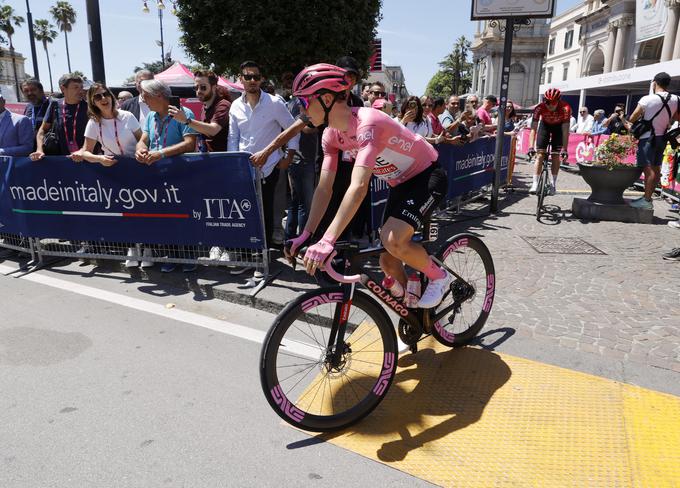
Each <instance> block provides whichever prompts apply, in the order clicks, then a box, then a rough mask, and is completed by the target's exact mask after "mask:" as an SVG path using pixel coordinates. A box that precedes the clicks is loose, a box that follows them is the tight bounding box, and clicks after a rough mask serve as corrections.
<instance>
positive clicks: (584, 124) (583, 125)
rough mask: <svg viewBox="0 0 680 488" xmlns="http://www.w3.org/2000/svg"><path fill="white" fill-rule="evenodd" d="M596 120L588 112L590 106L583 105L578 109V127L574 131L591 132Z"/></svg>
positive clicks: (578, 132) (580, 132)
mask: <svg viewBox="0 0 680 488" xmlns="http://www.w3.org/2000/svg"><path fill="white" fill-rule="evenodd" d="M594 122H595V119H594V118H593V116H592V115H590V114H589V113H588V107H581V108H580V109H579V111H578V117H577V119H576V128H575V130H574V132H576V133H577V134H585V133H586V132H590V131H591V130H592V129H593V123H594Z"/></svg>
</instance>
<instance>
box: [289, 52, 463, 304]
mask: <svg viewBox="0 0 680 488" xmlns="http://www.w3.org/2000/svg"><path fill="white" fill-rule="evenodd" d="M348 87H349V85H348V83H347V81H346V80H345V71H344V70H343V69H342V68H339V67H337V66H334V65H330V64H316V65H313V66H310V67H308V68H306V69H304V70H303V71H302V72H300V74H299V75H298V76H297V77H296V78H295V81H294V83H293V95H295V96H297V97H298V98H299V99H300V101H301V102H302V105H303V106H304V108H305V109H306V117H307V119H308V120H309V122H310V123H311V124H312V125H314V126H319V125H321V124H326V125H327V126H328V128H327V129H326V130H325V131H324V134H323V138H322V146H323V152H324V160H323V165H322V167H321V175H320V179H319V184H318V186H317V188H316V190H315V192H314V198H313V200H312V209H311V212H310V215H309V217H308V219H307V224H306V226H305V230H304V232H303V233H302V234H301V235H300V236H298V237H297V238H295V239H293V240H292V241H289V247H287V248H286V253H287V255H288V256H295V254H296V253H297V250H298V249H299V248H300V247H301V246H302V245H303V244H304V243H306V242H307V241H308V240H309V238H310V237H311V236H312V234H313V233H314V231H315V230H316V228H317V226H318V225H319V222H320V221H321V218H322V217H323V215H324V213H325V211H326V208H327V206H328V202H329V201H330V198H331V194H332V189H333V181H334V179H335V172H336V170H337V167H338V164H344V163H343V162H342V161H338V152H339V151H340V150H342V151H349V152H352V153H353V154H352V155H353V156H354V157H355V159H356V162H355V164H354V168H353V170H352V179H351V183H350V186H349V188H348V190H347V192H346V193H345V196H344V197H343V200H342V203H341V204H340V208H339V209H338V212H337V214H336V215H335V218H334V219H333V221H332V222H331V224H330V225H329V226H328V229H327V230H326V233H325V234H324V236H323V237H322V238H321V240H319V242H317V243H316V244H314V245H312V246H310V247H309V248H308V250H307V252H306V254H305V256H304V260H303V262H304V265H305V267H306V269H307V272H308V273H309V274H314V273H315V272H316V270H317V269H318V268H319V267H320V266H322V265H323V263H324V262H325V261H326V259H327V258H328V256H329V255H330V254H331V253H332V252H333V247H334V245H335V241H336V239H337V238H338V236H339V235H340V234H341V233H342V231H343V230H344V229H345V227H346V226H347V225H348V223H349V222H350V221H351V219H352V217H353V216H354V214H355V213H356V211H357V209H358V208H359V205H360V204H361V201H362V200H363V198H364V196H365V195H366V192H367V191H368V188H369V182H370V179H371V175H372V174H375V175H376V176H377V177H378V178H381V179H383V180H385V181H386V182H387V183H388V184H389V185H390V186H391V189H390V194H389V197H388V200H387V206H386V208H385V216H384V220H383V225H382V227H381V230H380V238H381V241H382V243H383V246H384V247H385V249H386V250H387V253H384V254H382V255H381V256H380V266H381V268H382V269H383V271H384V272H385V275H387V276H391V277H393V278H394V279H395V280H397V281H399V283H401V285H402V287H403V288H405V287H406V280H407V277H406V272H405V270H404V264H403V263H406V264H408V265H409V266H411V267H412V268H414V269H416V270H418V271H421V272H422V273H424V274H425V275H426V276H427V277H428V281H429V283H428V286H427V288H426V290H425V292H424V293H423V295H422V296H421V298H420V301H419V302H418V306H419V307H421V308H434V307H436V306H437V305H439V303H440V302H441V300H442V297H443V296H444V294H445V292H446V290H447V289H448V288H449V287H450V285H451V282H452V281H453V277H452V276H451V274H450V273H448V272H447V271H446V270H444V269H442V268H440V267H439V266H438V265H437V264H436V263H435V262H434V261H433V260H432V258H431V257H430V256H429V255H428V254H427V251H426V250H425V248H424V247H423V246H422V245H420V244H417V243H415V242H413V241H412V240H411V239H412V237H413V234H414V232H415V231H416V229H417V228H418V227H419V226H420V224H421V223H422V220H423V218H424V217H427V216H429V214H430V213H431V212H432V210H433V209H434V208H435V206H436V205H437V204H438V203H439V202H440V201H441V199H442V198H444V196H445V195H446V190H447V177H446V172H445V171H444V170H443V169H442V168H441V167H440V166H439V164H438V163H437V162H436V159H437V152H436V151H435V149H434V148H433V147H432V146H431V145H430V144H429V143H428V142H427V141H426V140H425V139H423V138H422V137H421V136H419V135H417V134H414V133H412V132H411V131H409V130H408V129H407V128H406V127H404V126H403V125H402V124H400V123H398V122H397V121H395V120H393V119H391V118H390V117H389V116H388V115H386V114H384V113H382V112H381V111H379V110H374V109H371V108H352V107H349V106H348V105H347V104H346V103H345V100H346V98H347V95H348Z"/></svg>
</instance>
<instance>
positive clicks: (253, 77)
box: [241, 73, 262, 81]
mask: <svg viewBox="0 0 680 488" xmlns="http://www.w3.org/2000/svg"><path fill="white" fill-rule="evenodd" d="M241 77H242V78H243V79H244V80H246V81H251V80H255V81H260V80H261V79H262V75H246V74H243V73H241Z"/></svg>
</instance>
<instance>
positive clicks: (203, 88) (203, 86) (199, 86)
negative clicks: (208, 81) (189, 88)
mask: <svg viewBox="0 0 680 488" xmlns="http://www.w3.org/2000/svg"><path fill="white" fill-rule="evenodd" d="M198 90H201V91H207V90H208V85H194V91H198Z"/></svg>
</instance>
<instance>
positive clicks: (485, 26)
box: [470, 19, 549, 106]
mask: <svg viewBox="0 0 680 488" xmlns="http://www.w3.org/2000/svg"><path fill="white" fill-rule="evenodd" d="M501 27H503V22H502V21H501V23H500V25H498V24H493V23H491V22H489V21H479V22H478V23H477V32H476V33H475V37H474V41H473V42H472V45H471V47H470V50H471V52H472V63H473V72H472V73H473V74H472V88H471V92H473V93H475V94H477V95H480V96H484V95H488V94H494V95H496V96H498V95H499V94H500V91H501V86H500V85H501V78H500V72H501V68H502V64H503V46H504V37H505V33H504V32H502V31H501ZM548 33H549V26H548V23H547V21H546V20H545V19H533V20H532V21H531V24H530V25H528V26H522V27H521V28H520V29H519V30H518V31H516V32H515V33H514V34H513V37H514V38H513V42H512V58H511V64H510V81H509V83H508V98H509V99H510V100H512V101H513V102H514V103H516V104H519V105H523V106H530V105H533V104H535V103H537V102H538V87H539V84H540V78H541V69H542V66H543V60H544V56H545V52H546V48H547V44H548V37H549V36H548Z"/></svg>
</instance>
